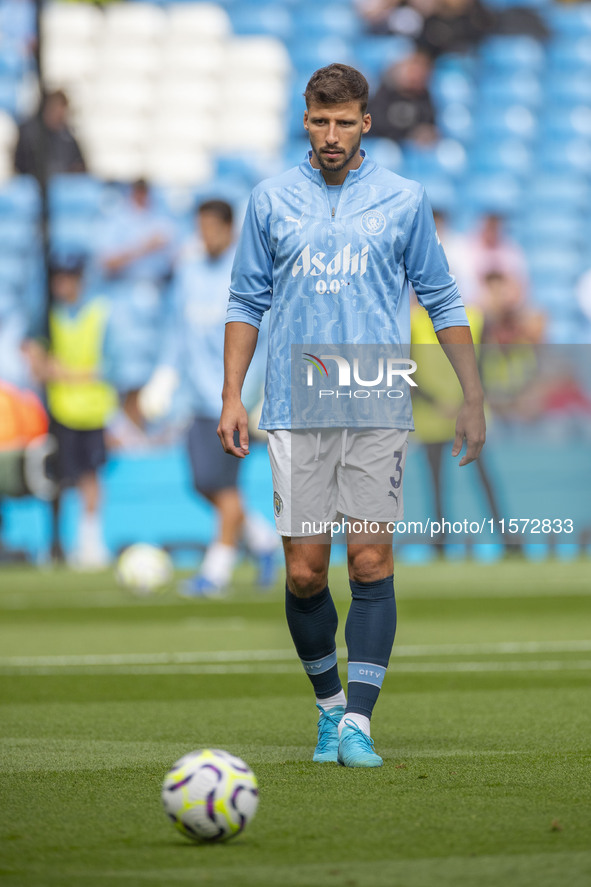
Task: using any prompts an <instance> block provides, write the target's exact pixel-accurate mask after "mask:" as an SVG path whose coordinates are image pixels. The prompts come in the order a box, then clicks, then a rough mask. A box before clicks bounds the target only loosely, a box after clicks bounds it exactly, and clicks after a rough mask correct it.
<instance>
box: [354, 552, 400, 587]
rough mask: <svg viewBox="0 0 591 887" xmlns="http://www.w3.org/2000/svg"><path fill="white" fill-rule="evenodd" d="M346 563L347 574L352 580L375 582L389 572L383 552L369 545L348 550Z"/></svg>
mask: <svg viewBox="0 0 591 887" xmlns="http://www.w3.org/2000/svg"><path fill="white" fill-rule="evenodd" d="M348 563H349V576H350V578H351V579H352V580H353V582H377V581H379V580H380V579H383V578H384V576H387V575H388V573H389V572H391V569H390V565H389V562H387V560H386V558H385V556H384V553H383V552H382V551H381V550H380V549H375V548H372V546H370V545H365V546H361V547H360V548H359V549H357V550H356V551H352V552H349V555H348Z"/></svg>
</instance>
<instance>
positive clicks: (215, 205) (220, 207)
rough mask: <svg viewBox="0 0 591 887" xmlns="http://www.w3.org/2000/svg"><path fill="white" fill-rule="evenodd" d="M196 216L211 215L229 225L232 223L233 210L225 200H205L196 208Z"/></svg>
mask: <svg viewBox="0 0 591 887" xmlns="http://www.w3.org/2000/svg"><path fill="white" fill-rule="evenodd" d="M197 213H198V215H201V213H213V214H214V215H216V216H217V217H218V219H219V220H220V222H225V223H226V225H231V224H232V222H233V221H234V210H233V209H232V207H231V206H230V204H229V203H227V202H226V201H225V200H206V201H204V202H203V203H200V204H199V206H198V207H197Z"/></svg>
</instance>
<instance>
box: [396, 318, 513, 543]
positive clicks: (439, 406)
mask: <svg viewBox="0 0 591 887" xmlns="http://www.w3.org/2000/svg"><path fill="white" fill-rule="evenodd" d="M466 313H467V316H468V321H469V323H470V329H471V331H472V337H473V339H474V342H475V343H476V345H477V346H478V343H479V342H480V341H481V337H482V329H483V315H482V312H481V311H480V310H479V309H477V308H474V307H468V308H467V309H466ZM410 329H411V343H412V348H411V356H412V358H413V359H414V360H415V361H416V364H417V370H416V374H415V376H414V379H415V381H416V382H417V387H416V388H413V389H412V392H413V418H414V423H415V430H416V437H417V440H418V441H420V443H421V444H422V446H423V447H424V451H425V455H426V457H427V463H428V465H429V473H430V475H431V482H432V490H433V504H434V511H435V518H436V520H437V521H438V523H439V526H443V518H444V516H445V511H444V507H443V500H444V492H445V491H444V483H443V474H444V471H443V467H444V460H445V458H446V455H445V454H446V452H447V453H448V454H449V453H450V452H451V445H452V443H453V440H454V437H455V433H456V427H455V426H456V418H457V415H458V411H459V409H460V407H461V405H462V402H463V398H462V391H461V388H460V385H459V383H458V380H457V378H456V377H455V374H454V372H453V369H452V367H451V364H450V362H449V360H448V359H447V357H446V355H445V352H444V351H443V349H442V347H441V345H440V344H439V342H438V340H437V336H436V335H435V332H434V330H433V324H432V323H431V319H430V317H429V315H428V314H427V312H426V311H425V309H424V308H422V307H421V306H420V305H419V304H418V303H416V302H415V303H414V304H413V305H412V306H411V314H410ZM448 458H449V456H448ZM474 471H475V473H477V475H478V479H479V482H480V485H481V486H482V490H483V492H484V495H485V497H486V500H487V503H488V507H489V510H490V513H491V515H492V516H493V517H494V518H495V520H498V518H499V517H500V511H499V505H498V502H497V495H496V492H495V489H494V486H493V483H492V481H491V479H490V478H489V475H488V472H487V470H486V465H485V458H484V454H481V455H480V456H479V458H478V459H477V460H476V461H475V462H474ZM433 541H434V542H436V543H442V542H444V541H445V537H444V535H443V534H442V535H440V536H438V537H435V538H434V539H433Z"/></svg>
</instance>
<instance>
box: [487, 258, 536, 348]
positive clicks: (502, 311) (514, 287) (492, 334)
mask: <svg viewBox="0 0 591 887" xmlns="http://www.w3.org/2000/svg"><path fill="white" fill-rule="evenodd" d="M480 304H481V306H482V309H483V311H484V317H485V321H484V333H483V341H484V342H487V343H494V344H497V345H513V344H520V345H523V344H529V345H538V344H540V343H541V342H543V340H544V331H545V325H546V319H545V316H544V314H543V313H542V312H541V311H534V310H532V309H531V308H529V307H528V306H527V305H526V303H525V302H524V299H523V292H522V290H521V288H520V286H519V283H518V281H517V280H516V279H515V278H514V277H509V276H508V275H505V274H503V273H501V272H500V271H490V272H489V273H488V274H487V275H486V276H485V278H484V288H483V290H482V295H481V299H480Z"/></svg>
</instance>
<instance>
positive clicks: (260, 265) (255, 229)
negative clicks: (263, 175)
mask: <svg viewBox="0 0 591 887" xmlns="http://www.w3.org/2000/svg"><path fill="white" fill-rule="evenodd" d="M272 295H273V256H272V253H271V249H270V247H269V241H268V233H267V229H266V227H265V226H264V224H261V222H260V220H259V217H258V213H257V208H256V191H255V192H254V193H253V194H252V196H251V198H250V202H249V204H248V208H247V211H246V218H245V220H244V225H243V228H242V233H241V235H240V241H239V243H238V248H237V250H236V257H235V259H234V267H233V268H232V280H231V283H230V301H229V303H228V313H227V316H226V322H229V321H235V320H238V321H242V322H243V323H249V324H251V326H256V327H257V328H259V327H260V325H261V320H262V317H263V314H264V313H265V311H267V310H268V309H269V308H270V306H271V298H272Z"/></svg>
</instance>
